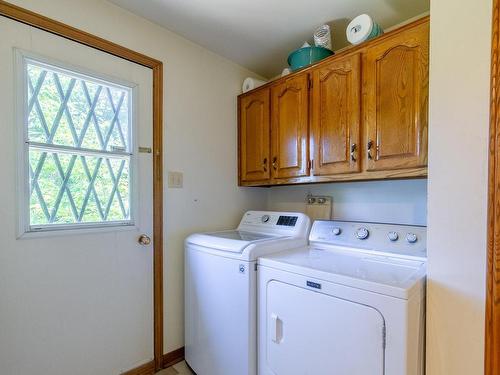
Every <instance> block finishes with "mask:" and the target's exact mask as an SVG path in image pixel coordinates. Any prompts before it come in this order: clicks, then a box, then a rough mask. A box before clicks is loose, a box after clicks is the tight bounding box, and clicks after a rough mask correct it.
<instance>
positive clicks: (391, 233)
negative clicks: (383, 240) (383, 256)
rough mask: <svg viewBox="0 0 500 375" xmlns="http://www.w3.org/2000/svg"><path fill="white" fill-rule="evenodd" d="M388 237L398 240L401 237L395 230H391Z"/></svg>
mask: <svg viewBox="0 0 500 375" xmlns="http://www.w3.org/2000/svg"><path fill="white" fill-rule="evenodd" d="M387 238H389V239H390V240H391V241H393V242H394V241H397V240H398V238H399V234H398V232H394V231H391V232H389V233H387Z"/></svg>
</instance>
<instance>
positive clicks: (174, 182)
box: [168, 171, 183, 189]
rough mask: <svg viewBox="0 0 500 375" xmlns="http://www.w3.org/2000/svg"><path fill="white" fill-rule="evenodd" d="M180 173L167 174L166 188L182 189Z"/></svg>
mask: <svg viewBox="0 0 500 375" xmlns="http://www.w3.org/2000/svg"><path fill="white" fill-rule="evenodd" d="M182 177H183V175H182V172H171V171H169V172H168V187H169V188H177V189H180V188H182Z"/></svg>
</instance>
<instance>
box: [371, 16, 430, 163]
mask: <svg viewBox="0 0 500 375" xmlns="http://www.w3.org/2000/svg"><path fill="white" fill-rule="evenodd" d="M428 28H429V24H428V22H426V23H421V24H419V25H418V26H416V27H412V28H409V29H407V30H403V31H401V32H399V33H397V34H395V35H393V36H392V37H389V38H386V39H384V40H383V41H381V42H380V43H379V44H375V45H373V46H370V47H369V48H368V49H367V50H366V53H365V55H364V61H363V77H364V78H363V80H364V110H363V111H364V119H365V122H364V126H365V132H366V144H365V147H366V157H367V166H366V169H367V170H368V171H375V170H390V169H401V168H415V167H423V166H426V164H427V130H428V82H429V30H428Z"/></svg>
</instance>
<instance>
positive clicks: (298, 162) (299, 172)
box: [271, 74, 309, 179]
mask: <svg viewBox="0 0 500 375" xmlns="http://www.w3.org/2000/svg"><path fill="white" fill-rule="evenodd" d="M308 82H309V76H308V75H307V74H302V75H298V76H295V77H293V78H290V79H287V80H285V81H284V82H283V83H281V84H279V85H276V86H273V87H272V89H271V142H272V144H271V149H272V160H271V163H272V169H273V171H272V178H274V179H280V178H292V177H301V176H307V175H308V174H309V171H308V160H309V152H308V151H309V150H308V132H309V129H308V124H309V91H308Z"/></svg>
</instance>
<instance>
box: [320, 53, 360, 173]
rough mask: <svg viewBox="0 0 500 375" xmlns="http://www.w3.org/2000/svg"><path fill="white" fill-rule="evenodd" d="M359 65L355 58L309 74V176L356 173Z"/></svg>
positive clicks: (350, 57)
mask: <svg viewBox="0 0 500 375" xmlns="http://www.w3.org/2000/svg"><path fill="white" fill-rule="evenodd" d="M360 68H361V65H360V55H359V54H356V55H353V56H348V57H346V58H343V59H340V60H337V61H334V62H332V63H330V64H328V65H325V66H323V67H321V68H318V69H317V70H315V71H314V72H313V89H312V137H311V147H312V148H313V150H314V157H313V158H314V162H313V174H314V175H332V174H337V173H349V172H359V170H360V165H361V164H360V158H359V156H358V155H359V152H358V150H359V147H360V145H359V141H360V139H359V122H360V111H361V97H360V91H361V85H360V83H361V79H360V76H361V70H360Z"/></svg>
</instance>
